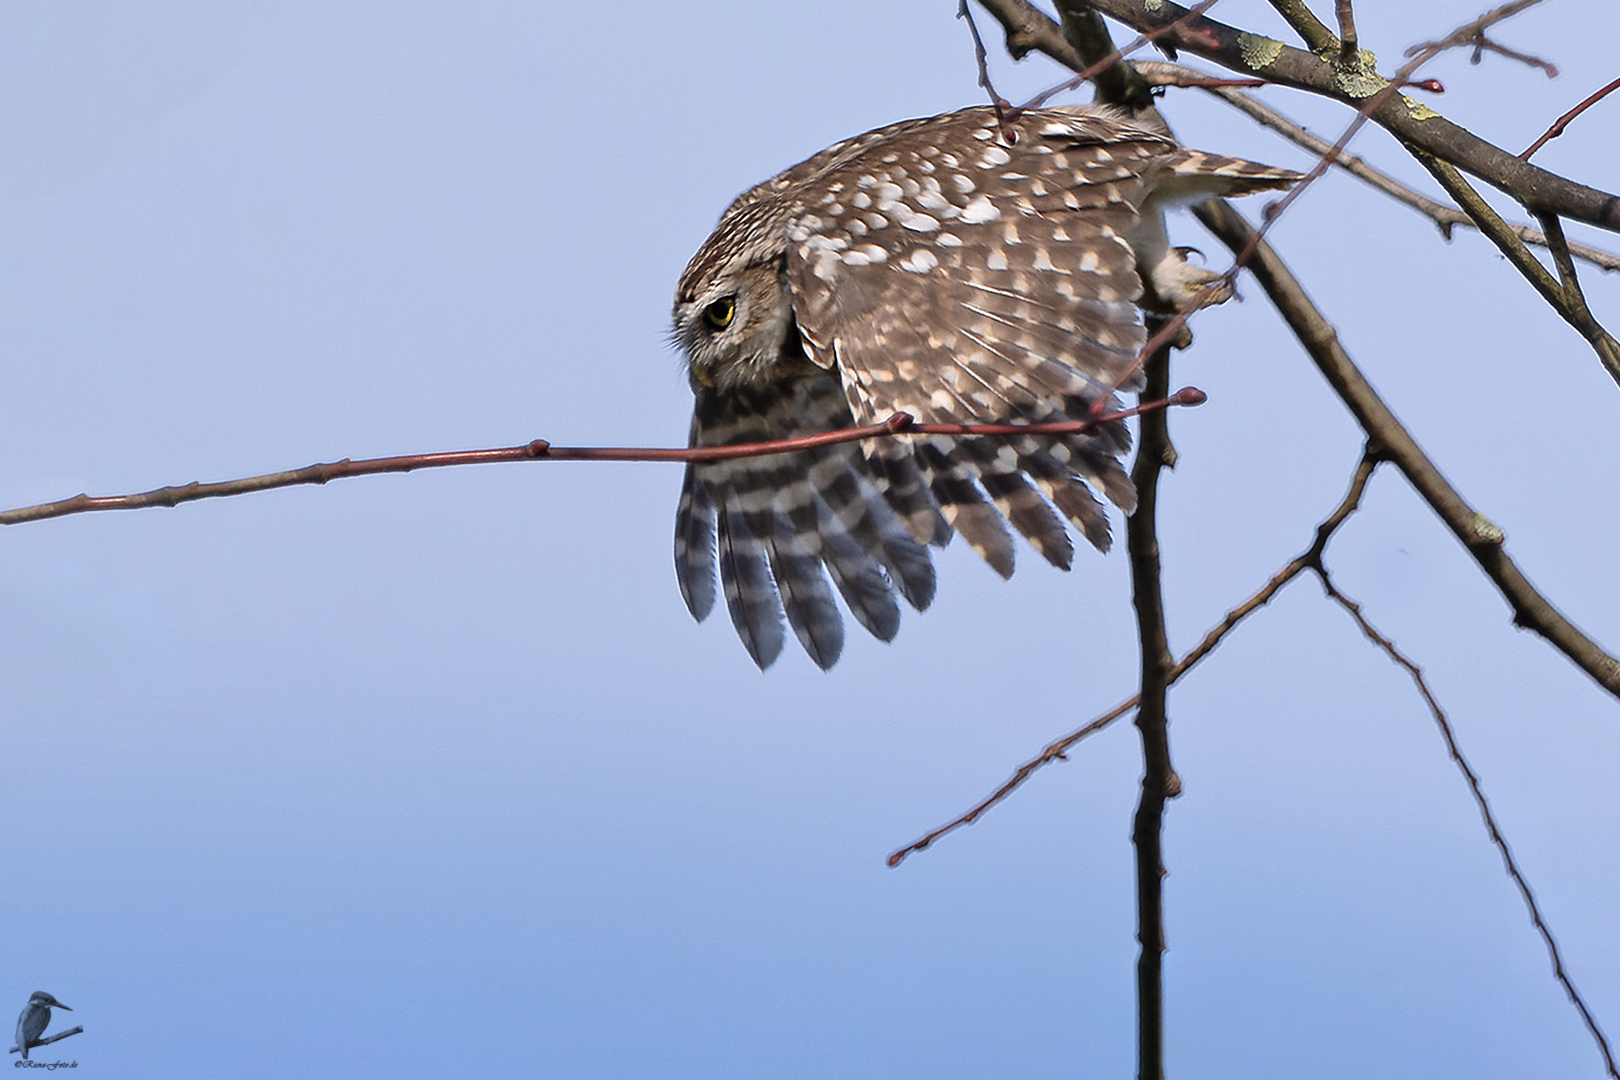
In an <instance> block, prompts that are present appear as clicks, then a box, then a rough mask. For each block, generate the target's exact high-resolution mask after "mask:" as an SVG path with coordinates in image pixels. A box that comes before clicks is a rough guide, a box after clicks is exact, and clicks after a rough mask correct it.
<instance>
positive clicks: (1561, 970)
mask: <svg viewBox="0 0 1620 1080" xmlns="http://www.w3.org/2000/svg"><path fill="white" fill-rule="evenodd" d="M1311 569H1312V570H1314V571H1315V572H1316V576H1317V577H1318V578H1319V579H1320V580H1321V582H1322V588H1323V590H1325V591H1326V593H1327V595H1328V597H1329V598H1330V599H1331V600H1333V601H1334V603H1336V604H1338V605H1339V606H1340V607H1342V608H1344V610H1345V611H1347V612H1349V613H1350V617H1351V618H1352V619H1354V620H1355V621H1356V625H1357V626H1358V627H1360V628H1361V632H1362V633H1363V634H1365V635H1366V637H1367V639H1368V640H1369V641H1371V642H1372V643H1373V644H1375V645H1377V646H1378V647H1379V648H1380V649H1382V650H1383V651H1384V653H1385V654H1386V655H1387V656H1388V657H1389V658H1390V659H1391V660H1393V661H1394V662H1395V663H1396V664H1398V665H1400V666H1401V667H1403V668H1405V669H1406V673H1407V674H1408V675H1410V676H1411V677H1412V682H1413V683H1415V684H1416V685H1417V690H1418V693H1419V694H1421V695H1422V696H1423V700H1424V702H1425V703H1426V704H1427V705H1428V706H1429V712H1430V713H1431V714H1432V715H1433V716H1434V722H1435V724H1436V725H1437V726H1438V727H1439V728H1440V737H1441V738H1442V739H1444V740H1445V743H1446V752H1447V753H1448V754H1450V755H1451V760H1452V761H1454V762H1456V764H1457V769H1458V770H1459V771H1460V772H1461V773H1462V775H1463V780H1464V781H1466V782H1467V784H1468V791H1469V793H1470V794H1471V795H1473V797H1474V805H1475V806H1477V807H1478V808H1479V816H1480V818H1481V819H1482V820H1483V821H1484V822H1485V831H1486V832H1488V833H1489V834H1490V837H1491V843H1493V844H1495V845H1496V850H1497V852H1498V853H1499V854H1500V855H1501V856H1502V865H1503V867H1504V868H1506V870H1507V875H1508V877H1509V878H1511V879H1512V880H1513V884H1514V885H1515V886H1516V887H1517V888H1518V890H1519V896H1520V897H1521V898H1522V899H1523V900H1524V906H1525V908H1526V910H1527V911H1529V913H1530V922H1531V923H1532V924H1533V925H1534V926H1535V928H1536V933H1538V934H1540V935H1541V941H1542V944H1543V945H1545V946H1546V948H1547V957H1548V959H1550V960H1551V961H1552V969H1553V978H1555V979H1557V980H1558V984H1559V985H1560V986H1562V987H1563V988H1564V993H1565V994H1567V995H1569V1000H1570V1003H1571V1004H1573V1005H1574V1006H1575V1011H1576V1012H1578V1013H1580V1016H1581V1022H1582V1023H1583V1024H1585V1025H1586V1030H1587V1031H1588V1032H1589V1033H1590V1034H1591V1036H1592V1040H1593V1041H1594V1042H1595V1043H1597V1048H1598V1053H1600V1054H1602V1055H1603V1067H1604V1070H1605V1071H1606V1072H1607V1073H1608V1074H1609V1075H1610V1076H1611V1077H1615V1080H1620V1072H1617V1071H1616V1069H1615V1060H1614V1052H1613V1051H1612V1050H1611V1049H1610V1047H1609V1040H1608V1039H1607V1038H1606V1037H1605V1036H1604V1034H1603V1029H1602V1028H1600V1027H1599V1026H1598V1022H1597V1018H1596V1017H1594V1016H1593V1015H1592V1010H1591V1009H1590V1008H1588V1007H1587V1004H1586V1001H1585V999H1584V998H1582V997H1581V993H1580V991H1579V990H1577V989H1576V988H1575V983H1574V981H1573V980H1572V979H1571V978H1570V977H1569V972H1568V970H1567V969H1566V968H1565V966H1564V958H1563V955H1562V954H1561V953H1560V952H1559V949H1558V941H1557V939H1555V938H1554V937H1553V932H1552V928H1551V927H1549V926H1548V925H1547V920H1546V918H1545V917H1544V916H1543V915H1542V913H1541V907H1540V905H1539V904H1538V903H1537V902H1536V894H1535V893H1534V892H1533V891H1531V889H1530V882H1529V881H1527V880H1526V879H1525V876H1524V872H1523V871H1522V870H1520V869H1519V865H1518V863H1517V862H1515V861H1514V858H1513V850H1512V849H1511V848H1510V847H1508V842H1507V837H1505V836H1503V835H1502V829H1501V826H1499V825H1498V824H1497V821H1496V815H1495V814H1494V813H1493V812H1492V811H1491V804H1490V802H1489V801H1488V800H1487V799H1486V798H1485V790H1484V788H1483V787H1482V786H1481V785H1480V782H1479V775H1478V774H1477V773H1475V772H1474V769H1473V766H1471V765H1469V763H1468V759H1467V758H1466V757H1464V756H1463V752H1462V748H1461V747H1460V746H1458V745H1457V736H1456V733H1455V732H1454V731H1453V730H1452V727H1451V722H1450V721H1449V720H1448V719H1447V718H1446V713H1445V710H1444V709H1442V708H1441V707H1440V702H1439V701H1438V700H1436V699H1435V696H1434V692H1433V691H1431V690H1430V689H1429V684H1428V681H1427V680H1426V679H1425V678H1424V677H1423V669H1422V668H1420V667H1418V666H1417V664H1415V663H1413V662H1412V661H1411V660H1410V659H1408V658H1407V657H1406V655H1405V654H1404V653H1402V652H1401V650H1400V649H1398V648H1397V647H1396V646H1395V643H1394V642H1393V641H1391V640H1390V639H1389V638H1387V637H1385V636H1384V635H1383V634H1381V633H1379V632H1378V629H1377V628H1376V627H1374V626H1373V625H1372V623H1370V622H1369V621H1367V617H1366V615H1364V614H1363V613H1362V610H1361V605H1360V604H1358V603H1357V602H1356V601H1354V600H1352V599H1350V598H1349V597H1348V596H1346V595H1344V593H1342V592H1340V591H1339V589H1338V587H1337V586H1335V585H1334V584H1333V578H1332V576H1331V575H1330V574H1329V573H1328V571H1327V568H1326V567H1325V566H1324V565H1322V563H1320V562H1318V563H1317V564H1316V565H1315V566H1312V567H1311Z"/></svg>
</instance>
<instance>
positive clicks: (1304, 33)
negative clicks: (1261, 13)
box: [1271, 0, 1339, 53]
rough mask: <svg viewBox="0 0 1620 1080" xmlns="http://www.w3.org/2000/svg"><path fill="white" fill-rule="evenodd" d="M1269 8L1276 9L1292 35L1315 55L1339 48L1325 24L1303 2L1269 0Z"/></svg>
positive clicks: (1336, 39) (1295, 0)
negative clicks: (1292, 31)
mask: <svg viewBox="0 0 1620 1080" xmlns="http://www.w3.org/2000/svg"><path fill="white" fill-rule="evenodd" d="M1271 6H1272V7H1274V8H1276V9H1277V14H1279V15H1281V16H1282V17H1283V18H1284V19H1286V20H1287V21H1288V25H1289V26H1291V27H1293V28H1294V33H1296V34H1298V35H1299V39H1300V40H1301V41H1303V42H1304V43H1305V44H1306V46H1307V47H1308V48H1309V49H1310V50H1311V51H1312V52H1317V53H1324V52H1332V51H1333V50H1334V49H1337V48H1338V47H1339V39H1338V38H1336V37H1334V36H1333V31H1332V30H1329V29H1328V27H1327V24H1326V23H1324V22H1323V21H1322V20H1321V19H1318V18H1317V17H1316V13H1315V12H1313V11H1312V10H1311V9H1310V8H1309V7H1308V6H1306V4H1305V0H1271Z"/></svg>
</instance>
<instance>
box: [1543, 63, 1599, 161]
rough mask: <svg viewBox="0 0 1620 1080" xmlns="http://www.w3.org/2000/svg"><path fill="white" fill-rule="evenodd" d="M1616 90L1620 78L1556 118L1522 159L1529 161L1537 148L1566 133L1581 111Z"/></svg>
mask: <svg viewBox="0 0 1620 1080" xmlns="http://www.w3.org/2000/svg"><path fill="white" fill-rule="evenodd" d="M1616 90H1620V79H1616V80H1614V82H1612V83H1610V84H1609V85H1608V86H1605V87H1604V88H1603V89H1601V90H1599V91H1598V92H1597V93H1595V94H1593V95H1592V96H1591V97H1589V98H1587V99H1586V100H1585V101H1583V102H1581V103H1580V104H1579V105H1577V106H1575V107H1574V108H1573V109H1571V110H1569V112H1567V113H1565V114H1564V115H1563V116H1560V117H1559V118H1558V119H1557V120H1554V121H1553V125H1552V127H1550V128H1548V129H1547V130H1546V131H1545V132H1544V133H1543V134H1542V136H1541V138H1539V139H1537V140H1536V141H1535V142H1533V143H1531V144H1530V146H1529V148H1528V149H1526V150H1525V152H1524V153H1522V154H1520V155H1519V157H1520V159H1521V160H1524V161H1529V160H1530V155H1531V154H1534V153H1535V152H1536V151H1537V150H1540V149H1541V148H1542V147H1543V146H1546V145H1547V144H1548V143H1549V142H1551V141H1552V140H1554V139H1556V138H1558V136H1560V135H1562V134H1563V133H1564V129H1565V128H1567V127H1569V122H1570V121H1571V120H1573V119H1575V118H1576V117H1577V116H1579V115H1581V113H1583V112H1585V111H1586V110H1587V109H1590V108H1591V107H1592V106H1594V105H1596V104H1597V103H1598V102H1600V101H1602V100H1603V99H1604V98H1606V97H1608V96H1609V95H1610V94H1612V93H1614V92H1615V91H1616Z"/></svg>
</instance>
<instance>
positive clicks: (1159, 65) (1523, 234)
mask: <svg viewBox="0 0 1620 1080" xmlns="http://www.w3.org/2000/svg"><path fill="white" fill-rule="evenodd" d="M1132 66H1133V67H1135V68H1136V69H1137V70H1138V71H1140V72H1141V73H1142V76H1143V78H1144V79H1146V80H1147V82H1148V83H1149V84H1151V85H1153V86H1192V87H1196V88H1198V89H1201V90H1205V91H1207V92H1209V93H1210V94H1213V95H1214V96H1215V97H1217V98H1219V99H1221V100H1222V101H1224V102H1226V103H1227V104H1228V105H1231V106H1232V107H1233V108H1235V109H1238V110H1239V111H1240V112H1243V113H1244V114H1245V115H1247V116H1249V117H1250V118H1251V119H1253V120H1254V121H1256V122H1257V123H1259V124H1261V125H1263V126H1264V127H1267V128H1270V129H1271V130H1272V131H1275V132H1277V133H1278V134H1279V135H1281V136H1283V137H1284V138H1285V139H1287V140H1289V141H1290V142H1292V143H1294V144H1295V145H1297V146H1300V147H1303V148H1304V149H1306V150H1308V151H1310V152H1311V153H1313V154H1315V155H1317V156H1318V157H1323V156H1326V155H1328V154H1331V153H1332V151H1333V144H1332V143H1330V142H1328V141H1327V140H1326V139H1323V138H1321V137H1320V136H1317V135H1313V134H1311V133H1310V132H1309V131H1307V130H1306V129H1305V128H1304V127H1303V126H1301V125H1299V124H1297V123H1295V122H1294V121H1292V120H1290V119H1288V118H1287V117H1286V116H1284V115H1282V114H1281V113H1279V112H1277V111H1276V110H1275V109H1273V108H1272V107H1271V106H1269V105H1267V104H1266V103H1265V102H1263V101H1261V100H1260V99H1259V98H1257V97H1255V96H1254V95H1253V94H1246V93H1244V92H1243V91H1242V90H1241V89H1239V88H1237V87H1236V86H1233V85H1230V84H1223V83H1221V82H1220V81H1218V80H1210V79H1208V78H1207V76H1206V75H1205V73H1204V72H1201V71H1198V70H1197V69H1195V68H1190V67H1184V66H1182V65H1180V64H1167V63H1163V62H1160V61H1153V60H1138V61H1136V62H1135V63H1134V64H1133V65H1132ZM1333 163H1334V164H1335V165H1338V166H1339V167H1340V168H1342V169H1344V170H1345V171H1346V172H1348V173H1349V174H1350V175H1352V176H1354V177H1356V178H1357V179H1359V180H1362V181H1365V182H1366V183H1368V184H1370V185H1372V186H1373V187H1375V188H1377V189H1378V190H1379V191H1382V192H1383V193H1384V194H1386V195H1388V196H1390V197H1391V198H1394V199H1396V200H1398V201H1399V202H1403V203H1405V204H1406V205H1407V206H1410V207H1411V208H1412V209H1414V210H1416V211H1418V212H1419V213H1421V214H1424V215H1426V216H1427V217H1429V218H1430V219H1431V220H1433V221H1434V223H1435V224H1437V225H1439V226H1440V232H1441V233H1442V235H1444V236H1445V238H1446V239H1448V240H1449V239H1451V230H1452V229H1453V228H1455V227H1456V226H1458V225H1462V226H1466V227H1467V228H1470V229H1478V228H1479V227H1480V226H1479V223H1478V222H1477V221H1475V220H1474V219H1473V218H1471V217H1469V216H1468V215H1467V214H1465V213H1463V212H1462V211H1461V210H1458V209H1457V208H1456V207H1454V206H1447V205H1446V204H1444V203H1438V202H1435V201H1434V200H1433V199H1430V198H1428V197H1427V196H1425V195H1423V194H1422V193H1420V192H1417V191H1414V190H1413V189H1411V188H1409V187H1407V186H1406V185H1405V184H1402V183H1401V182H1400V181H1398V180H1396V179H1395V178H1394V177H1392V176H1390V175H1389V174H1388V173H1385V172H1382V171H1380V170H1378V169H1375V168H1374V167H1372V166H1371V165H1368V164H1367V163H1366V162H1365V161H1363V160H1362V159H1361V158H1359V157H1357V156H1356V155H1354V154H1351V153H1347V152H1345V151H1342V150H1341V151H1339V152H1338V154H1337V155H1335V156H1334V159H1333ZM1504 225H1505V227H1506V228H1507V229H1508V230H1509V231H1510V232H1512V233H1513V235H1515V236H1517V237H1518V238H1519V239H1520V240H1523V241H1524V242H1525V243H1527V244H1536V245H1538V246H1541V247H1546V246H1547V237H1546V235H1545V234H1544V233H1542V232H1541V231H1540V230H1539V229H1532V228H1531V227H1530V226H1528V225H1517V224H1513V223H1510V222H1509V223H1504ZM1567 246H1568V248H1569V252H1570V254H1571V255H1573V256H1575V257H1576V258H1578V259H1582V260H1584V261H1586V262H1589V263H1591V264H1592V265H1594V266H1597V267H1600V268H1602V269H1604V270H1620V255H1615V254H1612V253H1610V252H1607V251H1600V250H1598V249H1597V248H1591V247H1586V246H1584V245H1582V244H1569V245H1567Z"/></svg>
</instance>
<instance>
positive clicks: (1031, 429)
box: [0, 386, 1204, 525]
mask: <svg viewBox="0 0 1620 1080" xmlns="http://www.w3.org/2000/svg"><path fill="white" fill-rule="evenodd" d="M1203 401H1204V393H1203V391H1201V390H1199V389H1197V388H1196V387H1191V386H1188V387H1183V388H1182V389H1180V390H1178V391H1176V393H1175V394H1174V395H1173V396H1172V397H1169V398H1165V399H1164V400H1162V401H1149V402H1144V403H1142V404H1139V405H1135V406H1132V407H1131V408H1129V409H1121V410H1120V411H1118V412H1113V413H1105V414H1102V415H1100V416H1095V417H1090V418H1088V419H1085V420H1060V421H1056V422H1053V423H1049V424H918V423H915V422H914V421H913V420H912V418H911V416H910V415H909V414H907V413H895V414H894V415H893V416H891V417H889V418H888V419H887V420H883V421H880V422H878V423H876V424H867V425H866V426H864V427H854V428H846V429H844V430H843V431H829V432H826V433H824V434H821V435H805V436H801V437H800V438H796V439H776V440H773V441H771V442H759V443H737V444H734V445H731V446H701V447H686V448H684V449H683V448H677V447H670V448H663V447H625V446H552V445H551V444H550V443H549V442H547V441H546V440H544V439H535V440H533V441H532V442H526V443H524V444H523V445H521V446H505V447H499V448H497V449H493V450H453V451H448V452H445V453H441V454H405V455H400V456H398V457H385V458H367V459H364V460H361V461H351V460H349V459H348V458H344V459H343V460H342V461H334V462H328V463H325V464H316V465H309V466H306V467H304V468H302V469H291V470H288V471H285V472H274V473H264V474H262V475H259V476H249V477H244V478H242V479H239V480H221V481H217V482H214V483H208V484H204V483H199V482H197V481H192V482H191V483H189V484H182V485H179V486H170V487H161V488H155V489H153V490H151V491H143V492H140V493H138V494H134V495H101V496H90V495H75V496H73V497H72V498H68V499H59V500H57V501H56V502H48V503H39V504H38V505H35V506H24V507H20V508H18V509H16V510H5V511H0V525H20V524H22V523H23V522H27V521H42V520H44V519H46V518H57V517H66V516H67V515H69V514H83V513H88V512H91V511H96V510H142V509H147V508H149V507H154V506H178V505H180V504H181V503H184V502H194V501H196V500H198V499H215V498H221V497H223V496H228V495H246V494H249V493H251V492H255V491H270V490H272V489H275V488H284V487H295V486H298V485H301V484H324V483H326V482H327V481H328V480H338V479H342V478H345V477H351V476H376V475H378V474H381V473H401V472H413V471H415V470H417V469H442V468H445V467H447V466H450V465H488V464H492V463H496V462H508V461H727V460H730V459H732V458H747V457H763V456H765V455H767V454H783V453H791V452H793V451H795V450H809V449H813V448H815V447H818V446H831V445H833V444H835V443H846V442H860V441H862V440H864V439H881V438H887V437H889V436H893V435H903V434H911V435H985V436H991V437H997V438H1001V437H1015V436H1020V435H1063V434H1074V433H1076V432H1082V431H1090V430H1091V429H1092V428H1094V427H1096V426H1098V425H1099V424H1105V423H1108V422H1110V421H1113V420H1123V419H1125V418H1127V417H1131V416H1138V415H1142V414H1144V413H1147V412H1152V411H1154V410H1156V409H1162V408H1168V407H1170V406H1172V405H1188V406H1190V405H1200V404H1202V403H1203Z"/></svg>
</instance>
